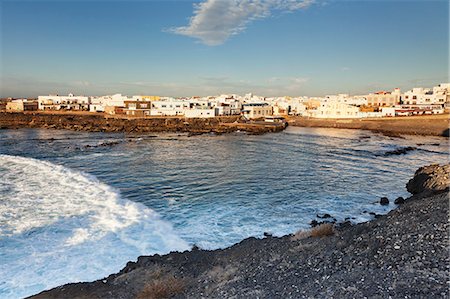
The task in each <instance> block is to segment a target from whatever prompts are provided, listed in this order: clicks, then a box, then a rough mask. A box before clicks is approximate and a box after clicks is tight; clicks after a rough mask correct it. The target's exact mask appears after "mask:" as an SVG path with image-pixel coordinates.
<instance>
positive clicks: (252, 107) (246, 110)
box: [242, 103, 273, 119]
mask: <svg viewBox="0 0 450 299" xmlns="http://www.w3.org/2000/svg"><path fill="white" fill-rule="evenodd" d="M242 115H243V116H244V117H245V118H246V119H258V118H264V117H266V116H271V115H273V107H272V106H269V104H267V103H249V104H244V105H243V106H242Z"/></svg>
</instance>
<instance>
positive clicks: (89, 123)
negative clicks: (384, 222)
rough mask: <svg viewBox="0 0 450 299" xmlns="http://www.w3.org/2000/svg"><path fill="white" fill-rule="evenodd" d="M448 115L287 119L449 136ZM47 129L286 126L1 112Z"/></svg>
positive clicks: (227, 119)
mask: <svg viewBox="0 0 450 299" xmlns="http://www.w3.org/2000/svg"><path fill="white" fill-rule="evenodd" d="M449 116H450V115H449V114H438V115H426V116H411V117H396V118H377V119H317V118H305V117H292V116H289V117H286V119H287V124H288V125H290V126H294V127H310V128H335V129H356V130H370V131H372V132H375V133H381V134H384V135H386V136H391V137H398V136H401V135H421V136H443V137H449V126H450V117H449ZM18 128H49V129H65V130H72V131H89V132H126V133H146V132H186V133H189V134H191V135H199V134H205V133H215V134H225V133H233V132H236V131H243V132H247V133H248V134H265V133H274V132H280V131H283V130H284V129H285V128H286V125H285V124H280V123H263V122H259V123H258V122H256V123H245V122H242V121H241V120H240V116H238V115H236V116H220V117H214V118H184V117H177V116H168V117H161V116H154V117H147V118H136V117H126V116H113V115H106V114H103V113H98V114H95V113H90V112H57V111H56V112H54V111H52V112H47V111H45V112H44V111H38V112H35V111H33V112H31V111H30V112H0V129H18Z"/></svg>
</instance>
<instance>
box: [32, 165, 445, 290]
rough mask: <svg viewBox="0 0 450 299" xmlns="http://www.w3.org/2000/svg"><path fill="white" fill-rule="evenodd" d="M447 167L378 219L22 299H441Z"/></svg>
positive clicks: (160, 262)
mask: <svg viewBox="0 0 450 299" xmlns="http://www.w3.org/2000/svg"><path fill="white" fill-rule="evenodd" d="M449 176H450V165H448V164H447V165H445V166H439V165H431V166H427V167H422V168H420V169H419V170H418V171H416V173H415V175H414V177H413V178H412V179H411V180H410V181H409V182H408V184H407V190H408V191H409V192H410V193H412V196H411V197H409V198H408V199H406V201H405V203H403V204H400V205H398V207H397V208H396V209H394V210H392V211H390V212H389V213H388V214H386V215H382V216H379V217H375V219H373V220H371V221H368V222H364V223H359V224H355V225H352V224H350V223H348V222H345V223H341V224H340V225H339V226H337V227H335V228H333V230H332V231H331V232H330V231H319V232H318V233H316V234H313V233H309V234H308V233H305V232H299V233H296V234H294V235H287V236H284V237H280V238H278V237H272V236H271V235H269V234H267V235H266V237H265V238H263V239H256V238H253V237H252V238H248V239H245V240H243V241H241V242H240V243H238V244H235V245H233V246H231V247H229V248H225V249H218V250H214V251H207V250H201V249H198V248H194V249H193V250H191V251H185V252H181V253H180V252H172V253H169V254H166V255H162V256H160V255H157V254H156V255H152V256H140V257H139V258H138V260H137V262H129V263H128V264H127V265H126V267H125V268H123V269H122V270H121V271H120V272H119V273H116V274H112V275H110V276H108V277H107V278H104V279H100V280H97V281H94V282H88V283H73V284H67V285H64V286H60V287H57V288H54V289H51V290H49V291H44V292H41V293H40V294H38V295H35V296H32V297H30V298H69V297H70V298H167V297H174V298H200V297H209V298H229V297H238V298H241V297H260V298H298V297H323V296H327V297H338V298H342V297H345V298H347V297H373V296H378V297H388V296H392V297H404V298H410V297H421V296H427V297H434V298H435V297H445V296H446V295H447V294H448V289H447V280H448V277H449V274H450V273H449V272H450V271H449V269H448V267H447V265H448V264H449V257H448V249H449V245H448V244H449V236H448V229H449V223H448V221H447V218H448V211H449V207H448V196H449V182H450V178H449Z"/></svg>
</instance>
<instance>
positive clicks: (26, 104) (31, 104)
mask: <svg viewBox="0 0 450 299" xmlns="http://www.w3.org/2000/svg"><path fill="white" fill-rule="evenodd" d="M5 108H6V111H9V112H13V111H16V112H21V111H34V110H37V109H38V102H37V101H28V100H26V99H19V100H12V101H10V102H7V103H6V107H5Z"/></svg>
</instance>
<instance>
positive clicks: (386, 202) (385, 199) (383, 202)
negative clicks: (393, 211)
mask: <svg viewBox="0 0 450 299" xmlns="http://www.w3.org/2000/svg"><path fill="white" fill-rule="evenodd" d="M388 204H389V198H387V197H382V198H380V205H382V206H386V205H388Z"/></svg>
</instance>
